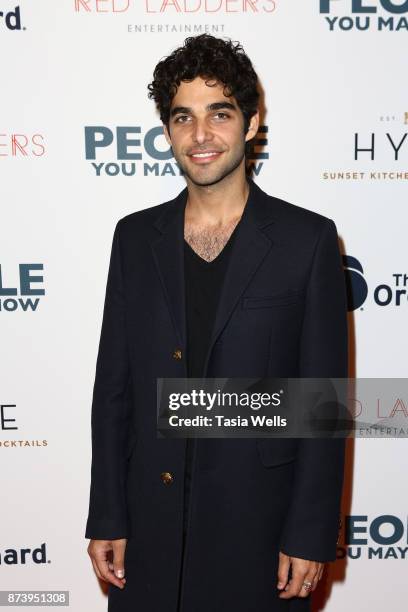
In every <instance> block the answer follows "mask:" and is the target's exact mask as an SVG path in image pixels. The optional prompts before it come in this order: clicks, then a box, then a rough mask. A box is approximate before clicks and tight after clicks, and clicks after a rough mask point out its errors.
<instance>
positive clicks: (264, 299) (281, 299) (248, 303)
mask: <svg viewBox="0 0 408 612" xmlns="http://www.w3.org/2000/svg"><path fill="white" fill-rule="evenodd" d="M304 297H305V292H304V290H292V291H281V292H279V293H275V294H270V295H265V296H259V297H258V296H244V297H243V298H242V308H270V307H271V306H287V305H289V304H296V303H297V302H300V301H302V300H303V299H304Z"/></svg>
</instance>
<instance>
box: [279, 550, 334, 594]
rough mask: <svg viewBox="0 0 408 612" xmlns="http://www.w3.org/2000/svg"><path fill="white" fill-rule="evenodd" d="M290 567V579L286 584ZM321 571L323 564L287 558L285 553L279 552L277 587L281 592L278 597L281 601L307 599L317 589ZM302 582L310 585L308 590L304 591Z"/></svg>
mask: <svg viewBox="0 0 408 612" xmlns="http://www.w3.org/2000/svg"><path fill="white" fill-rule="evenodd" d="M290 565H292V578H291V579H290V580H289V582H288V577H289V567H290ZM323 570H324V563H319V562H318V561H308V560H307V559H298V558H297V557H289V556H288V555H285V553H283V552H280V553H279V568H278V585H277V587H278V589H283V590H282V592H281V593H279V597H280V598H281V599H289V598H290V597H294V596H297V597H307V596H308V595H309V593H311V592H312V591H314V590H315V588H316V587H317V583H318V581H319V580H320V578H321V577H322V574H323ZM304 582H311V583H312V584H311V588H310V590H306V589H305V587H304V585H303V583H304Z"/></svg>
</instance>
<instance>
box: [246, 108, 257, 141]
mask: <svg viewBox="0 0 408 612" xmlns="http://www.w3.org/2000/svg"><path fill="white" fill-rule="evenodd" d="M258 128H259V111H256V113H255V115H252V117H251V119H250V120H249V127H248V131H247V133H246V134H245V141H248V140H251V138H254V136H256V135H257V133H258Z"/></svg>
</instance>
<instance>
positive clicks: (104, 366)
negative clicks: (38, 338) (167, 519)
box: [85, 221, 130, 540]
mask: <svg viewBox="0 0 408 612" xmlns="http://www.w3.org/2000/svg"><path fill="white" fill-rule="evenodd" d="M120 232H121V221H119V222H118V223H117V225H116V228H115V231H114V236H113V242H112V249H111V257H110V264H109V271H108V279H107V285H106V294H105V304H104V310H103V318H102V328H101V334H100V341H99V350H98V356H97V361H96V373H95V382H94V388H93V398H92V410H91V429H92V465H91V486H90V496H89V514H88V520H87V524H86V532H85V537H86V538H92V539H104V540H105V539H106V540H111V539H118V538H126V537H128V535H129V534H128V520H127V512H126V491H125V487H126V468H127V458H126V447H127V441H128V433H127V432H128V431H129V405H130V402H129V401H128V392H129V387H130V368H129V356H128V348H127V341H126V329H125V298H124V288H123V271H122V260H121V245H120V240H121V239H120Z"/></svg>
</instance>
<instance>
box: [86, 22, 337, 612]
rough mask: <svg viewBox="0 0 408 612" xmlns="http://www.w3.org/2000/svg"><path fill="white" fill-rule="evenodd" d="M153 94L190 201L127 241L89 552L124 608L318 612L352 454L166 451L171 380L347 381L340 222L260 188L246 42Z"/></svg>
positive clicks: (110, 304) (141, 217) (106, 362)
mask: <svg viewBox="0 0 408 612" xmlns="http://www.w3.org/2000/svg"><path fill="white" fill-rule="evenodd" d="M149 91H150V97H152V98H154V100H155V102H156V105H157V107H158V109H159V111H160V117H161V120H162V122H163V126H164V127H163V129H164V134H165V136H166V139H167V142H168V143H169V144H170V145H171V147H172V150H173V154H174V157H175V158H176V160H177V163H178V164H179V166H180V168H181V169H182V171H183V173H184V176H185V180H186V183H187V187H186V189H184V190H183V191H182V192H181V193H180V194H179V195H178V196H177V197H176V198H175V199H173V200H171V201H169V202H165V203H163V204H160V205H156V206H152V207H150V208H145V209H143V210H140V211H138V212H136V213H133V214H131V215H128V216H126V217H124V218H123V219H121V220H120V221H119V222H118V224H117V226H116V229H115V233H114V238H113V245H112V254H111V262H110V268H109V274H108V281H107V290H106V299H105V307H104V315H103V322H102V331H101V339H100V346H99V353H98V360H97V368H96V377H95V386H94V396H93V405H92V444H93V445H92V451H93V452H92V479H91V494H90V507H89V517H88V522H87V528H86V537H87V538H90V539H91V542H90V543H89V547H88V552H89V555H90V557H91V559H92V563H93V567H94V569H95V572H96V574H97V576H98V577H99V578H101V579H103V580H106V581H107V582H108V583H109V610H110V612H125V611H126V612H130V611H134V610H140V611H143V612H167V611H169V612H170V611H176V610H178V611H179V612H204V611H205V612H210V611H211V612H221V610H222V611H224V610H226V611H228V612H229V611H231V612H252V611H254V612H255V611H256V612H275V611H280V610H309V609H310V593H311V591H313V590H314V589H315V588H316V585H317V583H318V581H319V580H320V578H321V575H322V572H323V567H324V563H325V562H327V561H333V560H334V559H335V557H336V540H337V534H338V525H339V513H340V500H341V490H342V482H343V462H344V440H342V439H331V440H330V439H315V440H312V439H276V438H275V439H256V440H254V439H242V438H241V439H196V440H190V441H189V443H188V444H187V442H186V440H184V439H158V438H157V433H156V379H157V378H159V377H168V378H177V377H185V376H188V375H190V376H191V375H193V376H201V375H202V376H207V377H253V378H256V377H264V376H268V377H271V378H273V377H346V376H347V319H346V291H345V284H344V277H343V272H342V266H341V258H340V254H339V249H338V243H337V231H336V226H335V224H334V222H333V221H332V220H331V219H329V218H327V217H324V216H322V215H320V214H318V213H315V212H312V211H309V210H306V209H304V208H301V207H299V206H296V205H294V204H290V203H288V202H284V201H283V200H280V199H278V198H274V197H272V196H269V195H267V194H266V193H265V192H264V191H262V190H261V189H260V188H259V187H258V186H257V185H256V184H255V183H254V182H253V181H252V180H251V179H247V178H246V174H245V151H246V147H247V143H248V142H249V141H250V140H251V139H252V138H254V136H255V135H256V133H257V130H258V124H259V112H258V92H257V75H256V73H255V71H254V69H253V67H252V64H251V62H250V60H249V58H248V57H247V56H246V55H245V53H244V51H243V49H242V47H241V46H240V45H239V44H236V45H234V44H233V43H232V42H231V41H224V40H221V39H217V38H214V37H212V36H209V35H206V34H203V35H200V36H197V37H191V38H188V39H186V41H185V43H184V45H183V46H182V47H180V48H179V49H176V50H175V51H174V52H173V53H172V54H171V55H170V56H169V57H167V58H165V59H163V60H162V61H161V62H159V64H158V65H157V66H156V69H155V72H154V80H153V82H152V83H151V84H150V86H149ZM213 273H214V274H213ZM197 279H198V280H197ZM125 574H126V575H125Z"/></svg>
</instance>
